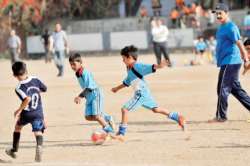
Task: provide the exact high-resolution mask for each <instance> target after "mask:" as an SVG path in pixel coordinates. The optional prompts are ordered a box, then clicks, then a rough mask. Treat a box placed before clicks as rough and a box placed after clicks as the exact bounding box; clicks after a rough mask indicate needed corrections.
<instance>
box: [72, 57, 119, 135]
mask: <svg viewBox="0 0 250 166" xmlns="http://www.w3.org/2000/svg"><path fill="white" fill-rule="evenodd" d="M69 63H70V66H71V68H72V70H74V71H75V72H76V77H77V80H78V82H79V84H80V86H81V88H82V89H83V91H82V92H81V93H80V94H79V95H78V96H77V97H75V99H74V101H75V103H76V104H80V103H81V100H82V98H85V99H86V104H85V118H86V120H88V121H97V122H98V123H99V124H100V125H101V126H102V127H103V130H104V131H105V132H106V133H107V134H111V133H113V132H114V127H115V123H114V121H113V118H112V116H110V115H108V114H106V113H105V112H104V111H103V94H102V92H101V90H100V88H99V86H98V85H97V83H96V82H95V80H94V77H93V75H92V74H91V73H90V72H89V71H88V70H87V69H86V68H84V67H83V64H82V59H81V55H80V54H78V53H75V54H72V55H70V57H69Z"/></svg>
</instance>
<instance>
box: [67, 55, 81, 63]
mask: <svg viewBox="0 0 250 166" xmlns="http://www.w3.org/2000/svg"><path fill="white" fill-rule="evenodd" d="M69 62H79V63H82V58H81V55H80V54H79V53H72V54H71V55H70V56H69Z"/></svg>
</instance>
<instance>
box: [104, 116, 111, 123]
mask: <svg viewBox="0 0 250 166" xmlns="http://www.w3.org/2000/svg"><path fill="white" fill-rule="evenodd" d="M111 119H112V116H110V115H104V120H105V121H106V122H110V120H111Z"/></svg>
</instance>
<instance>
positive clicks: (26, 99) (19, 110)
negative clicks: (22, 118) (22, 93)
mask: <svg viewBox="0 0 250 166" xmlns="http://www.w3.org/2000/svg"><path fill="white" fill-rule="evenodd" d="M30 100H31V98H30V97H26V98H25V99H24V100H23V101H22V103H21V105H20V107H19V108H18V109H17V110H16V111H15V113H14V116H15V117H18V116H19V115H20V114H21V112H22V111H23V110H24V109H25V108H26V107H27V106H28V105H29V102H30Z"/></svg>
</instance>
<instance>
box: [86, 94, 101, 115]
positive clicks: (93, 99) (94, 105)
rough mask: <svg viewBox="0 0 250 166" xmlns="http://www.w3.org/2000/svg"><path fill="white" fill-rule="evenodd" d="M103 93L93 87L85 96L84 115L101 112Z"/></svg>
mask: <svg viewBox="0 0 250 166" xmlns="http://www.w3.org/2000/svg"><path fill="white" fill-rule="evenodd" d="M103 100H104V97H103V94H102V92H101V90H100V89H94V90H93V91H92V92H90V93H89V94H87V96H86V105H85V116H95V115H102V114H103Z"/></svg>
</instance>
